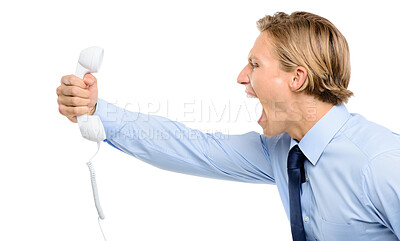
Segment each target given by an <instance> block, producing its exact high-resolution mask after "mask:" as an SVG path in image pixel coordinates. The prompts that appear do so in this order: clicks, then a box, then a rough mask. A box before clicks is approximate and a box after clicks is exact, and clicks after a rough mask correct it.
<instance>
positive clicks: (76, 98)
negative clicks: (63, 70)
mask: <svg viewBox="0 0 400 241" xmlns="http://www.w3.org/2000/svg"><path fill="white" fill-rule="evenodd" d="M57 95H58V98H57V102H58V106H59V111H60V113H61V114H62V115H64V116H66V117H67V118H68V119H69V120H70V121H72V122H74V123H76V122H77V120H76V117H77V116H80V115H83V114H88V115H93V113H94V112H95V110H96V103H97V79H96V78H95V77H94V76H93V75H91V74H86V75H85V76H84V78H83V80H82V79H81V78H78V77H76V76H75V75H66V76H63V77H62V78H61V85H60V86H58V87H57Z"/></svg>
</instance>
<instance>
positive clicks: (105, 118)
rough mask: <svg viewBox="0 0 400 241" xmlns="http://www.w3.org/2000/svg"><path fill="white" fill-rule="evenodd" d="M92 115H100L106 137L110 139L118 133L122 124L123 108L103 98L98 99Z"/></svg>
mask: <svg viewBox="0 0 400 241" xmlns="http://www.w3.org/2000/svg"><path fill="white" fill-rule="evenodd" d="M93 115H97V116H98V117H100V120H101V122H102V124H103V127H104V130H105V132H106V139H108V140H110V139H112V138H113V137H115V136H116V135H117V134H118V132H119V131H120V129H121V128H122V126H123V123H124V116H125V109H122V108H120V107H117V106H116V105H114V104H112V103H109V102H107V101H105V100H103V99H98V100H97V107H96V111H95V112H94V114H93Z"/></svg>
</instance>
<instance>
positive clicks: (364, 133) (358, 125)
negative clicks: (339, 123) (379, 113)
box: [337, 114, 400, 160]
mask: <svg viewBox="0 0 400 241" xmlns="http://www.w3.org/2000/svg"><path fill="white" fill-rule="evenodd" d="M337 136H344V137H345V138H346V139H347V140H348V141H349V142H351V143H352V144H353V145H354V146H356V147H357V148H358V149H359V151H361V152H362V153H363V154H364V155H366V156H367V158H368V159H369V160H373V159H375V158H377V157H378V156H380V155H383V154H384V153H387V152H391V151H396V150H400V135H398V134H396V133H393V132H392V131H390V130H389V129H388V128H386V127H384V126H381V125H379V124H377V123H374V122H372V121H369V120H367V119H366V118H364V117H363V116H361V115H359V114H351V117H350V119H349V120H348V122H347V123H346V125H345V126H344V127H343V128H342V129H341V130H340V132H339V133H338V135H337Z"/></svg>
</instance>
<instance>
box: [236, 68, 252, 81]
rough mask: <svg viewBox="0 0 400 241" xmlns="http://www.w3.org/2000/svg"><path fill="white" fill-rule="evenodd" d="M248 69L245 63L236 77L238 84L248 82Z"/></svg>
mask: <svg viewBox="0 0 400 241" xmlns="http://www.w3.org/2000/svg"><path fill="white" fill-rule="evenodd" d="M249 71H250V69H249V65H246V66H245V67H244V68H243V69H242V71H241V72H240V74H239V76H238V77H237V83H238V84H242V85H247V84H250V78H249Z"/></svg>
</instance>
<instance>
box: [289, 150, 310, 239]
mask: <svg viewBox="0 0 400 241" xmlns="http://www.w3.org/2000/svg"><path fill="white" fill-rule="evenodd" d="M305 159H306V157H305V156H304V154H303V152H301V150H300V148H299V146H298V145H295V146H294V147H293V148H292V149H291V150H290V151H289V156H288V161H287V168H288V177H289V198H290V227H291V229H292V237H293V241H306V233H305V231H304V224H303V217H302V214H301V200H300V188H301V183H303V182H304V181H305V175H304V160H305Z"/></svg>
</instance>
